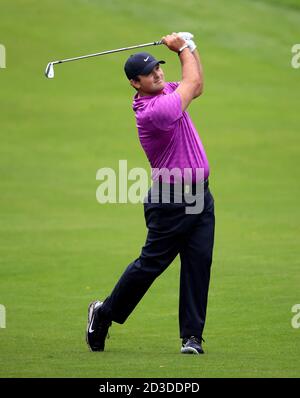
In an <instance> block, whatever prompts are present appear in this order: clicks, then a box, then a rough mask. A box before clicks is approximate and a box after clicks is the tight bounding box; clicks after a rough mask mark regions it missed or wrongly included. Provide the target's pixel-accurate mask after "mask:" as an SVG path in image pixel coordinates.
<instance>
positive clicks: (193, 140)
mask: <svg viewBox="0 0 300 398" xmlns="http://www.w3.org/2000/svg"><path fill="white" fill-rule="evenodd" d="M178 86H179V83H176V82H173V83H166V86H165V88H164V90H163V91H162V93H160V94H156V95H151V96H145V97H138V96H137V94H136V95H135V97H134V100H133V110H134V112H135V117H136V125H137V128H138V134H139V139H140V143H141V145H142V147H143V149H144V151H145V153H146V156H147V158H148V160H149V162H150V165H151V168H152V179H153V181H157V180H158V179H159V176H161V178H160V179H161V180H162V181H163V182H176V181H177V176H180V175H181V176H186V177H187V179H185V180H184V181H185V182H190V178H191V179H192V182H197V181H199V180H200V178H199V174H196V169H197V168H198V169H204V179H206V178H207V177H208V176H209V164H208V160H207V157H206V154H205V151H204V147H203V145H202V142H201V140H200V137H199V135H198V133H197V131H196V129H195V127H194V125H193V122H192V120H191V118H190V116H189V114H188V112H187V111H185V112H182V110H181V98H180V95H179V94H178V93H176V92H175V90H176V88H177V87H178ZM163 169H164V170H168V171H171V170H172V169H173V172H174V173H170V175H171V177H170V178H169V176H168V172H167V173H166V174H164V172H163V173H161V170H163ZM173 175H174V176H173ZM188 176H190V177H188ZM188 180H189V181H188ZM178 181H179V179H178Z"/></svg>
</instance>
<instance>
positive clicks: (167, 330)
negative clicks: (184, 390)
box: [0, 0, 300, 378]
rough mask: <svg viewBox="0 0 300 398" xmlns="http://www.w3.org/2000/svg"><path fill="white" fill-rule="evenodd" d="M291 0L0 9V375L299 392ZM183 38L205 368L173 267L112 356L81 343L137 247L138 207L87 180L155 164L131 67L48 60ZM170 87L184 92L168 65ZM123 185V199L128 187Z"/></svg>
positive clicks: (296, 72) (298, 83) (294, 14)
mask: <svg viewBox="0 0 300 398" xmlns="http://www.w3.org/2000/svg"><path fill="white" fill-rule="evenodd" d="M298 3H299V2H298V1H296V0H295V1H287V2H285V1H283V0H282V1H271V0H269V1H247V0H232V1H230V2H229V1H223V0H212V1H205V2H198V1H188V2H182V1H167V0H165V1H158V0H153V1H151V2H147V1H137V0H132V1H130V2H124V1H121V0H118V1H113V2H111V1H108V0H107V1H106V0H103V1H101V0H90V1H88V0H74V1H67V0H60V1H58V0H51V1H50V0H44V1H42V2H41V1H37V0H29V1H26V2H23V1H20V0H16V1H10V0H2V2H1V13H0V42H1V44H3V45H5V47H6V58H7V59H6V64H7V65H6V66H7V67H6V69H0V105H1V107H0V115H1V117H0V134H1V144H0V175H1V179H0V184H1V185H0V187H1V191H0V192H1V195H0V304H2V305H4V306H5V308H6V328H1V329H0V358H1V359H0V376H1V377H97V378H101V377H109V378H110V377H199V378H200V377H299V375H300V356H299V352H300V329H295V328H293V327H292V324H291V320H292V317H293V315H295V314H293V313H292V311H291V309H292V306H293V305H294V304H297V303H300V276H299V275H300V272H299V266H300V260H299V246H300V227H299V225H300V224H299V222H300V217H299V216H300V210H299V199H300V197H299V193H300V190H299V181H300V173H299V144H300V139H299V128H300V114H299V109H300V96H299V92H300V69H293V68H292V67H291V58H292V53H291V48H292V46H293V44H295V43H300V25H299V21H300V8H299V6H297V4H298ZM173 31H191V32H193V33H194V34H195V37H196V42H197V44H198V48H199V50H200V54H201V56H202V60H203V64H204V69H205V93H204V95H203V97H200V98H199V99H198V100H197V101H194V102H193V104H192V105H191V107H190V109H189V111H190V114H191V115H192V118H193V121H194V123H195V125H196V127H197V129H198V131H199V134H200V136H201V138H202V141H203V143H204V145H205V148H206V152H207V155H208V158H209V161H210V167H211V176H210V186H211V191H212V193H213V195H214V198H215V206H216V241H215V251H214V262H213V268H212V276H211V287H210V295H209V304H208V315H207V324H206V328H205V333H204V339H205V340H206V343H205V344H204V350H205V352H206V354H205V355H203V356H183V355H181V354H180V353H179V348H180V340H179V333H178V319H177V316H178V315H177V314H178V289H179V267H180V263H179V259H176V260H175V262H174V263H173V264H172V265H171V266H170V267H169V269H168V270H167V271H166V272H165V273H164V274H163V275H162V276H161V277H160V278H159V279H158V280H156V282H155V283H154V284H153V286H152V287H151V289H150V290H149V292H148V294H147V295H146V296H145V297H144V299H143V300H142V301H141V303H140V304H139V306H138V307H137V309H136V310H135V312H134V313H133V314H132V315H131V317H130V318H129V319H128V321H127V322H126V323H125V324H124V325H117V324H113V326H112V328H111V330H110V335H111V337H110V339H109V340H108V341H107V350H106V351H105V352H103V353H91V352H89V351H88V349H87V346H86V343H85V327H86V317H87V306H88V304H89V302H90V301H91V300H93V299H96V298H100V299H101V298H104V297H105V296H106V295H108V294H109V293H110V291H111V289H112V288H113V286H114V284H115V283H116V282H117V279H118V278H119V276H120V275H121V273H122V271H123V270H124V268H125V267H126V266H127V265H128V264H129V263H130V262H131V261H132V260H134V259H135V258H137V257H138V256H139V253H140V249H141V247H142V245H143V244H144V241H145V237H146V227H145V224H144V218H143V207H142V204H139V205H133V204H106V205H103V204H102V205H101V204H99V203H97V201H96V189H97V187H98V185H99V181H96V172H97V170H98V169H99V168H101V167H112V168H114V169H116V170H118V162H119V160H120V159H127V160H128V169H130V168H133V167H144V168H146V169H147V170H149V168H148V163H147V160H146V157H145V156H144V153H143V151H142V149H141V147H140V144H139V142H138V139H137V132H136V128H135V120H134V114H133V112H132V109H131V97H132V95H133V94H134V92H133V90H132V89H131V88H130V87H129V84H128V82H127V80H126V78H125V75H124V73H123V64H124V62H125V60H126V59H127V57H128V56H129V54H130V53H128V52H124V53H119V54H113V55H108V56H105V57H97V58H93V59H90V60H82V61H79V62H74V63H69V64H64V65H58V66H57V67H56V69H55V72H56V77H55V79H53V80H47V79H45V78H44V75H43V73H44V69H45V66H46V64H47V63H48V62H49V61H51V60H55V59H61V58H68V57H72V56H76V55H83V54H89V53H93V52H97V51H102V50H109V49H114V48H119V47H125V46H128V45H134V44H140V43H146V42H149V41H153V40H159V39H160V37H161V36H162V35H165V34H168V33H171V32H173ZM149 51H150V52H151V53H152V54H154V55H155V56H157V57H161V58H162V59H165V60H166V61H167V63H166V65H165V66H164V71H165V75H166V78H167V80H169V81H174V80H178V79H180V67H179V61H178V57H177V55H176V54H175V53H171V52H170V51H168V50H167V48H165V47H164V46H160V47H157V48H154V47H153V48H150V49H149ZM129 185H130V183H129Z"/></svg>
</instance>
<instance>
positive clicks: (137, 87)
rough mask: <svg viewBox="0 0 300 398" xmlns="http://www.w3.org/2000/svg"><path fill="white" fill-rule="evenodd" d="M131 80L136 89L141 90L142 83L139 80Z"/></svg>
mask: <svg viewBox="0 0 300 398" xmlns="http://www.w3.org/2000/svg"><path fill="white" fill-rule="evenodd" d="M129 82H130V84H131V85H132V87H134V88H135V89H136V90H139V89H140V88H141V83H140V81H139V80H135V79H130V80H129Z"/></svg>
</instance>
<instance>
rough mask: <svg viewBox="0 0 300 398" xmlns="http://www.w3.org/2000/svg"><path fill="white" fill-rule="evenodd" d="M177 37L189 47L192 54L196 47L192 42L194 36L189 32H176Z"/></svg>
mask: <svg viewBox="0 0 300 398" xmlns="http://www.w3.org/2000/svg"><path fill="white" fill-rule="evenodd" d="M177 34H178V36H179V37H181V38H182V39H183V40H185V41H186V43H187V45H188V46H189V49H190V51H191V52H193V51H194V50H195V49H196V48H197V46H196V44H195V42H194V41H193V40H192V39H193V38H194V35H193V34H192V33H190V32H178V33H177Z"/></svg>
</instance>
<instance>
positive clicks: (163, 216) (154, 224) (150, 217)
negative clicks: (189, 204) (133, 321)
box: [102, 204, 185, 323]
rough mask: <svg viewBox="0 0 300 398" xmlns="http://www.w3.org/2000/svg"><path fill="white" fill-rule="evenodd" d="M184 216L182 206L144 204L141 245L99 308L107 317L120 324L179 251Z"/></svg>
mask: <svg viewBox="0 0 300 398" xmlns="http://www.w3.org/2000/svg"><path fill="white" fill-rule="evenodd" d="M184 216H185V213H184V206H182V207H180V206H176V205H172V204H168V205H159V204H158V205H157V206H155V205H153V204H146V205H145V218H146V224H147V227H148V235H147V240H146V243H145V246H144V247H143V249H142V252H141V255H140V256H139V257H138V258H137V259H136V260H135V261H133V262H132V263H131V264H130V265H129V266H128V267H127V269H126V270H125V272H124V273H123V275H122V276H121V278H120V280H119V281H118V283H117V284H116V286H115V288H114V289H113V291H112V293H111V294H110V295H109V297H108V298H107V299H106V300H105V301H104V304H103V308H102V309H103V313H104V314H105V315H106V316H107V318H109V319H111V320H113V321H115V322H118V323H124V322H125V320H126V319H127V317H128V316H129V315H130V313H131V312H132V311H133V310H134V308H135V307H136V305H137V304H138V302H139V301H140V300H141V298H142V297H143V296H144V294H145V293H146V291H147V290H148V289H149V287H150V286H151V284H152V282H153V281H154V280H155V278H157V277H158V276H159V275H160V274H161V273H162V272H163V271H164V270H165V269H166V268H167V267H168V265H170V264H171V262H172V261H173V260H174V259H175V257H176V256H177V254H178V253H179V251H180V244H181V239H180V227H181V225H182V223H181V222H180V220H181V219H183V218H184Z"/></svg>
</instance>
